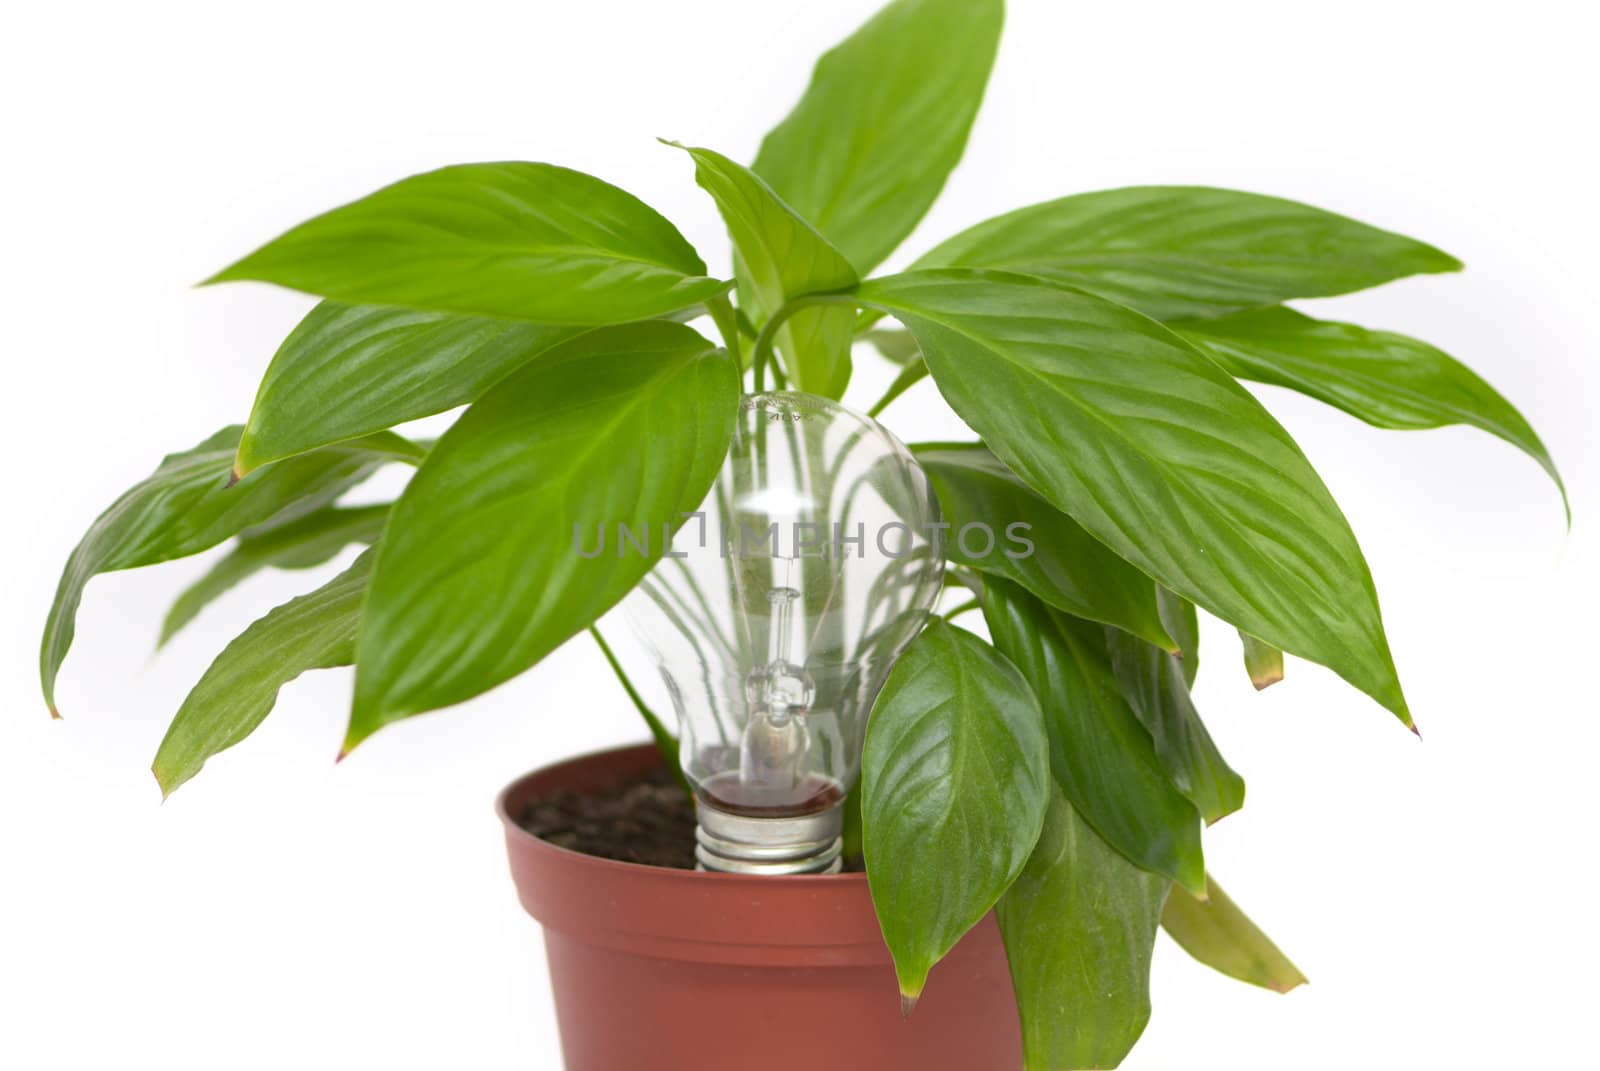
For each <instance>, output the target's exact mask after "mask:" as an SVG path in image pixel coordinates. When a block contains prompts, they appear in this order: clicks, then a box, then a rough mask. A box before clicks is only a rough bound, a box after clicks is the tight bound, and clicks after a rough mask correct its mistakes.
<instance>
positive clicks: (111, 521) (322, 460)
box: [39, 426, 423, 716]
mask: <svg viewBox="0 0 1600 1071" xmlns="http://www.w3.org/2000/svg"><path fill="white" fill-rule="evenodd" d="M241 430H242V429H241V428H239V427H238V426H234V427H229V428H224V429H222V430H221V431H219V432H217V433H216V434H215V435H213V436H211V438H209V439H207V440H206V441H205V442H203V443H201V444H200V445H198V446H196V447H194V448H193V449H191V450H185V451H183V452H182V453H178V454H171V455H169V456H167V457H166V458H164V459H163V460H162V462H161V464H160V466H159V467H158V468H157V469H156V471H155V472H154V473H152V474H151V475H150V476H148V477H146V478H145V479H144V480H142V481H140V482H139V483H138V484H135V485H134V486H133V487H132V488H130V489H129V490H128V491H126V492H124V493H123V495H122V497H120V498H118V499H117V500H116V502H114V503H112V505H111V507H110V508H109V509H107V510H106V511H105V512H104V513H102V514H101V515H100V516H99V518H98V519H97V520H96V521H95V522H94V524H93V525H91V526H90V528H89V531H88V532H87V533H85V534H84V537H83V539H82V540H81V541H80V542H79V543H78V546H77V548H76V549H74V550H73V552H72V555H71V557H69V558H68V559H67V566H66V569H65V570H64V571H63V572H62V574H61V583H60V585H59V586H58V587H57V589H56V597H55V602H54V603H53V604H52V605H51V607H50V616H49V619H48V620H47V621H46V622H45V630H44V640H43V643H42V644H41V648H40V652H39V676H40V681H41V683H42V685H43V688H44V698H45V702H46V703H47V704H49V707H50V712H51V714H52V715H56V716H59V715H57V712H56V700H55V683H56V674H57V672H58V671H59V670H60V668H61V663H62V661H63V660H64V659H65V658H66V656H67V650H68V649H69V648H70V647H71V646H72V638H73V633H74V631H75V628H74V624H75V621H76V618H77V613H78V604H79V602H80V601H81V600H82V598H83V589H84V586H85V585H86V584H88V582H89V581H90V580H91V579H93V578H94V577H95V576H98V575H99V574H100V573H109V572H113V571H115V570H118V569H134V568H137V567H139V566H142V565H155V564H157V563H160V562H166V561H172V560H173V559H175V558H183V557H187V556H188V555H190V554H198V553H199V552H200V551H202V550H209V549H210V548H211V547H214V546H216V545H218V544H219V543H222V542H224V541H226V540H228V539H231V538H233V537H234V536H236V535H238V534H239V533H240V532H243V531H244V530H245V529H247V528H251V527H254V526H256V525H260V524H264V523H266V522H268V521H272V522H274V523H279V524H281V523H287V522H288V521H290V520H293V519H294V518H296V517H299V516H302V515H304V514H307V513H311V512H313V511H315V510H318V509H321V508H322V507H323V506H326V505H328V504H329V503H331V502H333V501H334V500H335V499H337V498H338V497H339V496H340V495H342V494H343V493H344V492H345V491H347V490H349V489H350V488H351V487H353V486H355V485H356V484H357V483H360V482H361V481H362V480H364V479H366V478H367V477H368V476H370V475H371V474H372V473H373V472H374V471H376V470H377V468H378V467H379V466H381V465H383V464H385V463H386V462H390V461H407V462H412V463H415V462H416V461H418V460H420V458H421V457H422V453H423V451H422V449H421V448H420V447H418V446H416V445H415V444H413V443H410V442H407V441H406V440H405V439H402V438H400V436H398V435H393V434H389V433H384V434H382V435H371V436H367V437H365V438H361V439H354V440H351V441H350V442H347V443H341V444H339V445H338V446H330V447H328V448H327V449H324V450H318V451H315V452H313V453H309V454H302V455H300V456H299V457H295V458H291V459H289V460H287V461H284V462H282V463H280V464H277V465H270V466H268V467H266V468H264V469H262V470H260V471H258V472H253V473H251V474H250V475H249V476H246V477H245V478H244V479H243V480H241V481H239V482H238V483H237V484H236V485H230V479H231V475H230V474H231V471H232V467H233V456H234V452H235V451H236V450H238V448H239V434H240V432H241Z"/></svg>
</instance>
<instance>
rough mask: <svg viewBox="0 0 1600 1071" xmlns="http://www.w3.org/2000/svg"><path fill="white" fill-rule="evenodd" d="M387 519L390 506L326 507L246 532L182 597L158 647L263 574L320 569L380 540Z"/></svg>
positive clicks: (179, 597)
mask: <svg viewBox="0 0 1600 1071" xmlns="http://www.w3.org/2000/svg"><path fill="white" fill-rule="evenodd" d="M388 519H389V505H388V503H384V504H383V505H378V506H357V507H353V508H349V509H342V508H340V507H337V506H327V507H325V508H323V509H319V510H317V511H316V512H314V513H308V514H306V515H305V516H304V517H299V518H296V519H295V520H293V521H290V522H289V523H287V524H283V525H278V526H275V527H271V528H266V529H252V530H250V531H246V532H244V533H243V534H241V535H240V536H239V543H238V545H237V546H235V547H234V548H233V550H232V551H230V552H229V553H228V555H227V556H226V557H224V558H220V559H218V560H217V562H216V563H215V564H214V565H212V566H211V568H210V569H209V570H207V571H206V573H205V575H204V576H202V577H201V578H200V579H199V580H196V581H195V582H194V583H193V584H191V585H189V587H188V588H186V589H184V591H183V593H182V594H181V595H179V596H178V600H177V601H176V602H174V603H173V604H172V609H171V610H169V611H168V612H167V617H166V620H165V621H163V622H162V625H161V639H160V641H159V644H158V646H164V645H165V644H166V642H167V641H168V640H170V639H172V637H173V636H175V635H177V633H178V631H179V630H180V629H182V628H183V627H184V626H185V625H187V624H188V623H189V622H190V621H193V620H194V619H195V617H197V616H198V615H199V613H200V611H201V610H204V609H205V608H206V607H207V606H209V605H210V604H211V603H213V602H215V601H216V600H217V599H219V598H221V597H222V596H223V595H224V594H226V593H227V592H228V591H230V590H231V589H232V588H233V587H234V586H235V585H237V584H239V583H242V582H243V581H244V580H246V579H248V578H249V577H251V576H254V575H255V574H256V573H258V572H260V571H261V570H263V569H310V568H312V567H314V566H318V565H322V564H323V563H325V562H327V561H330V560H332V558H333V557H334V555H336V554H338V553H339V552H340V551H341V550H343V549H344V548H345V547H348V546H350V545H351V544H352V543H364V544H368V545H371V544H372V543H375V542H377V540H378V536H379V535H381V534H382V533H383V525H384V522H385V521H387V520H388Z"/></svg>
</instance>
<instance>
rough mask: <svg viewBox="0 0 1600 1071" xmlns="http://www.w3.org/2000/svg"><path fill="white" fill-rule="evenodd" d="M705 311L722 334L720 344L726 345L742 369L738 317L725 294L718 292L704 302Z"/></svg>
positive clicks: (742, 350) (742, 352)
mask: <svg viewBox="0 0 1600 1071" xmlns="http://www.w3.org/2000/svg"><path fill="white" fill-rule="evenodd" d="M706 311H707V312H709V313H710V314H711V319H712V320H714V321H715V322H716V325H717V331H718V333H720V334H721V335H722V344H723V345H724V346H726V347H728V352H729V353H730V354H732V355H733V359H734V362H735V363H736V364H738V366H739V367H740V368H741V369H742V368H743V367H744V349H743V344H742V343H741V342H740V341H739V318H738V315H737V314H736V313H735V312H734V311H733V305H732V304H730V303H729V301H728V295H727V294H718V295H717V296H716V297H714V298H712V299H711V300H710V301H708V302H706Z"/></svg>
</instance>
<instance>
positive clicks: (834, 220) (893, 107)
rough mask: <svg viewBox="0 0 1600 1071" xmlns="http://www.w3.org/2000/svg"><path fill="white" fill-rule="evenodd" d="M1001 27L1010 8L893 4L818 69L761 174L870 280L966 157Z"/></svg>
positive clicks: (983, 2) (986, 0)
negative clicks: (867, 273)
mask: <svg viewBox="0 0 1600 1071" xmlns="http://www.w3.org/2000/svg"><path fill="white" fill-rule="evenodd" d="M1003 21H1004V5H1003V4H1002V3H1001V0H893V2H892V3H890V4H888V5H886V6H885V7H884V8H883V10H882V11H880V12H878V14H877V15H875V16H873V18H872V19H871V20H869V21H868V22H867V23H866V25H864V26H862V27H861V28H860V29H859V30H857V31H856V32H855V33H854V34H852V35H851V36H850V37H849V38H848V39H846V40H845V41H843V42H842V43H840V44H839V45H838V46H837V47H835V48H834V49H833V50H831V51H830V52H828V53H827V54H825V55H824V56H823V57H822V58H821V59H820V60H818V61H817V68H816V70H815V71H814V72H813V73H812V75H811V84H810V85H809V86H808V87H807V88H806V91H805V95H804V96H803V97H801V99H800V103H799V104H797V105H795V108H794V111H792V112H790V113H789V115H788V117H787V118H785V119H784V120H783V122H781V123H779V124H778V125H777V126H776V127H775V128H773V130H772V132H771V133H769V134H768V135H767V137H766V140H764V141H763V142H762V143H761V151H760V152H759V153H758V154H757V155H756V161H755V164H754V165H753V166H754V169H755V172H756V174H758V175H760V176H761V177H762V178H764V179H766V180H767V182H769V183H770V184H771V185H772V188H773V189H774V190H776V191H777V192H778V196H780V197H782V198H783V199H784V201H785V202H787V203H788V204H789V205H791V206H792V207H793V208H794V210H795V211H796V212H798V213H799V214H800V215H801V216H803V217H804V218H805V219H807V220H810V221H811V223H812V225H813V226H815V227H816V228H817V229H818V230H819V231H821V232H822V233H823V234H825V235H827V236H828V239H829V240H830V241H831V242H833V244H834V245H836V246H838V247H839V249H841V250H842V251H843V252H844V255H845V257H846V258H847V259H848V260H849V261H850V263H851V264H853V265H855V267H856V270H857V271H859V272H863V273H865V272H868V271H871V270H872V269H873V268H875V267H877V266H878V264H880V263H881V262H882V261H883V258H884V257H886V256H888V255H889V254H890V253H891V252H892V251H893V250H894V248H895V247H896V246H897V245H899V244H900V242H901V241H902V240H903V239H904V238H905V237H906V235H908V234H910V233H911V229H912V228H913V227H915V226H916V225H917V221H918V220H920V219H921V218H922V216H923V214H924V213H926V212H927V211H928V208H929V207H930V206H931V205H932V204H933V202H934V199H935V198H936V197H938V196H939V191H940V190H942V189H943V188H944V183H945V179H946V178H947V177H948V176H949V174H950V172H951V170H952V169H954V167H955V166H956V162H957V161H958V160H960V159H961V154H962V151H963V150H964V149H965V148H966V145H967V132H968V131H969V130H970V129H971V128H972V121H973V118H974V117H975V116H976V115H977V114H978V104H979V103H980V102H981V101H982V99H983V90H984V87H985V86H986V85H987V84H988V82H989V70H990V68H991V67H993V66H994V57H995V51H996V49H997V48H998V47H999V43H1000V26H1001V23H1002V22H1003Z"/></svg>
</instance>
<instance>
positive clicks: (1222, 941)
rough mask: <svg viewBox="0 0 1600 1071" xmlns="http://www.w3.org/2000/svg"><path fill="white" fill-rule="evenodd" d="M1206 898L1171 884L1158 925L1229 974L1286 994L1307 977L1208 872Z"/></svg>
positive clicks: (1192, 952)
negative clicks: (1193, 894)
mask: <svg viewBox="0 0 1600 1071" xmlns="http://www.w3.org/2000/svg"><path fill="white" fill-rule="evenodd" d="M1206 893H1207V897H1206V899H1205V900H1196V899H1195V898H1194V897H1192V896H1190V895H1189V894H1188V893H1186V892H1184V891H1183V890H1182V889H1179V888H1174V889H1173V890H1172V895H1171V896H1169V897H1168V898H1167V906H1166V908H1165V910H1163V911H1162V913H1161V926H1162V928H1163V929H1165V930H1166V931H1167V933H1168V934H1169V935H1170V936H1171V937H1172V939H1173V940H1174V941H1177V942H1178V944H1179V945H1180V946H1182V948H1183V950H1184V951H1185V952H1188V953H1189V955H1191V956H1193V957H1194V958H1195V959H1197V960H1199V961H1200V962H1201V963H1204V964H1205V965H1206V966H1208V967H1214V968H1216V969H1217V970H1219V971H1221V972H1222V973H1223V974H1226V975H1227V976H1228V977H1229V978H1237V979H1238V980H1239V981H1241V982H1249V983H1250V984H1251V985H1258V986H1261V987H1263V988H1265V989H1271V990H1275V991H1276V992H1279V993H1287V992H1289V990H1291V989H1293V988H1295V987H1296V986H1300V985H1304V984H1305V982H1306V976H1305V975H1303V974H1301V973H1300V969H1299V968H1298V967H1296V966H1295V965H1294V964H1293V963H1290V962H1289V957H1287V956H1285V955H1284V954H1283V953H1282V952H1280V951H1278V946H1277V945H1275V944H1273V943H1272V941H1271V940H1270V939H1269V938H1268V937H1267V935H1266V934H1264V933H1262V932H1261V930H1260V929H1258V928H1257V927H1256V924H1255V923H1253V922H1251V921H1250V920H1249V918H1247V917H1246V916H1245V913H1244V912H1243V911H1240V910H1239V908H1238V906H1237V905H1235V904H1234V902H1233V901H1232V900H1230V899H1229V898H1228V894H1227V893H1225V892H1223V891H1222V889H1221V888H1220V887H1219V886H1218V885H1217V883H1216V882H1215V881H1212V880H1211V876H1210V875H1209V874H1208V875H1206Z"/></svg>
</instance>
